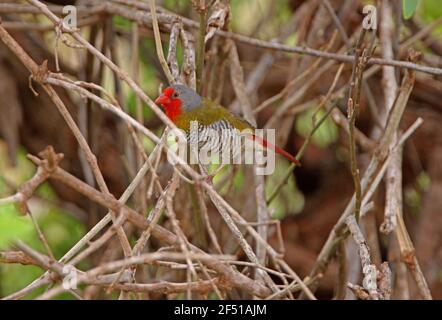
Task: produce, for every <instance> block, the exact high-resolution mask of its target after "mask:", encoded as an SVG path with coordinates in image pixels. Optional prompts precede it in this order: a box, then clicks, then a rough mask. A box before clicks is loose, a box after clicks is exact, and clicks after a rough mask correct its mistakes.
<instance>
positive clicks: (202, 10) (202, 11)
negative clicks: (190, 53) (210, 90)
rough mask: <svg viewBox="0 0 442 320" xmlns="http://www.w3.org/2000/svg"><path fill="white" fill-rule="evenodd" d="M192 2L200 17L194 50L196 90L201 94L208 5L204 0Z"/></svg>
mask: <svg viewBox="0 0 442 320" xmlns="http://www.w3.org/2000/svg"><path fill="white" fill-rule="evenodd" d="M197 1H198V0H197ZM192 4H193V5H194V7H195V9H196V10H197V11H198V13H199V18H200V23H199V27H198V28H199V32H198V49H197V52H196V91H197V92H198V93H200V94H201V90H202V85H203V81H204V58H205V48H206V41H205V38H206V24H207V11H208V7H207V6H206V0H199V4H196V3H195V2H194V1H192Z"/></svg>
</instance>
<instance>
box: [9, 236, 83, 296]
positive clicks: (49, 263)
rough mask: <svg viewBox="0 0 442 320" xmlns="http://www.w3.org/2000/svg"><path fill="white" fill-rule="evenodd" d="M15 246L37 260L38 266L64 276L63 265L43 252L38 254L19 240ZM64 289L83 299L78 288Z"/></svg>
mask: <svg viewBox="0 0 442 320" xmlns="http://www.w3.org/2000/svg"><path fill="white" fill-rule="evenodd" d="M15 246H16V247H17V248H19V249H20V250H21V251H23V252H24V253H25V254H26V255H28V256H30V257H31V258H32V259H34V261H36V262H37V265H38V266H40V267H42V268H45V269H48V270H51V271H54V272H55V273H56V274H57V275H58V276H59V277H64V273H63V266H62V265H61V264H59V263H57V262H55V261H54V260H53V259H52V258H49V257H47V256H45V255H43V254H40V253H39V252H37V251H35V250H33V249H32V248H30V247H29V246H27V245H26V244H24V243H23V242H21V241H17V242H16V243H15ZM65 291H69V292H70V293H72V295H74V297H76V298H77V299H79V300H83V298H82V297H81V294H80V292H79V290H77V289H65Z"/></svg>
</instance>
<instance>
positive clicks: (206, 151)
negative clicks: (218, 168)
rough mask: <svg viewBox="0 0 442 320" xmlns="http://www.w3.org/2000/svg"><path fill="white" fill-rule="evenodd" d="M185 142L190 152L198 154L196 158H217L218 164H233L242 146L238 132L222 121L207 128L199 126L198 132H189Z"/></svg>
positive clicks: (241, 139)
mask: <svg viewBox="0 0 442 320" xmlns="http://www.w3.org/2000/svg"><path fill="white" fill-rule="evenodd" d="M187 141H188V143H189V145H190V149H191V152H197V153H198V158H200V159H201V158H202V157H203V158H207V157H208V158H215V157H218V159H219V161H220V163H226V164H227V163H233V161H234V159H235V157H237V156H238V155H239V154H240V153H241V149H242V145H243V137H242V136H241V135H240V132H239V130H237V129H235V128H234V127H233V126H231V125H230V124H229V123H228V122H227V121H224V120H221V121H217V122H215V123H212V124H211V125H208V126H203V125H200V126H198V130H190V131H189V132H188V133H187Z"/></svg>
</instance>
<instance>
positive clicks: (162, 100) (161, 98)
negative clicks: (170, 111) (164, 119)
mask: <svg viewBox="0 0 442 320" xmlns="http://www.w3.org/2000/svg"><path fill="white" fill-rule="evenodd" d="M171 102H172V101H171V100H170V98H169V97H168V96H167V95H165V94H164V93H162V94H161V95H160V96H159V97H158V98H157V99H156V100H155V103H156V104H159V105H162V106H165V105H168V104H170V103H171Z"/></svg>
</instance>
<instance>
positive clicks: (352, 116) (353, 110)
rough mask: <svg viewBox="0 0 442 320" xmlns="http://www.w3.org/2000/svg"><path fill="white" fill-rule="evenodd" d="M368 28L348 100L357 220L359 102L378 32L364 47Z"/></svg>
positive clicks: (357, 52)
mask: <svg viewBox="0 0 442 320" xmlns="http://www.w3.org/2000/svg"><path fill="white" fill-rule="evenodd" d="M365 33H366V30H365V29H362V31H361V34H360V37H359V39H358V42H357V44H356V47H355V62H354V64H353V71H352V76H351V79H350V88H349V93H348V102H347V117H348V125H349V129H348V133H349V147H350V166H351V175H352V177H353V184H354V189H355V208H354V216H355V219H356V221H359V214H360V210H361V202H362V189H361V178H360V175H359V169H358V165H357V159H356V139H355V122H356V117H357V115H358V112H359V102H360V96H361V86H362V75H363V72H364V69H365V66H366V63H367V60H368V59H369V57H370V55H371V53H372V52H371V51H372V48H373V45H374V40H375V37H376V34H375V33H374V32H373V33H372V41H371V44H370V46H369V47H368V48H365V49H362V45H363V42H364V38H365Z"/></svg>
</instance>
